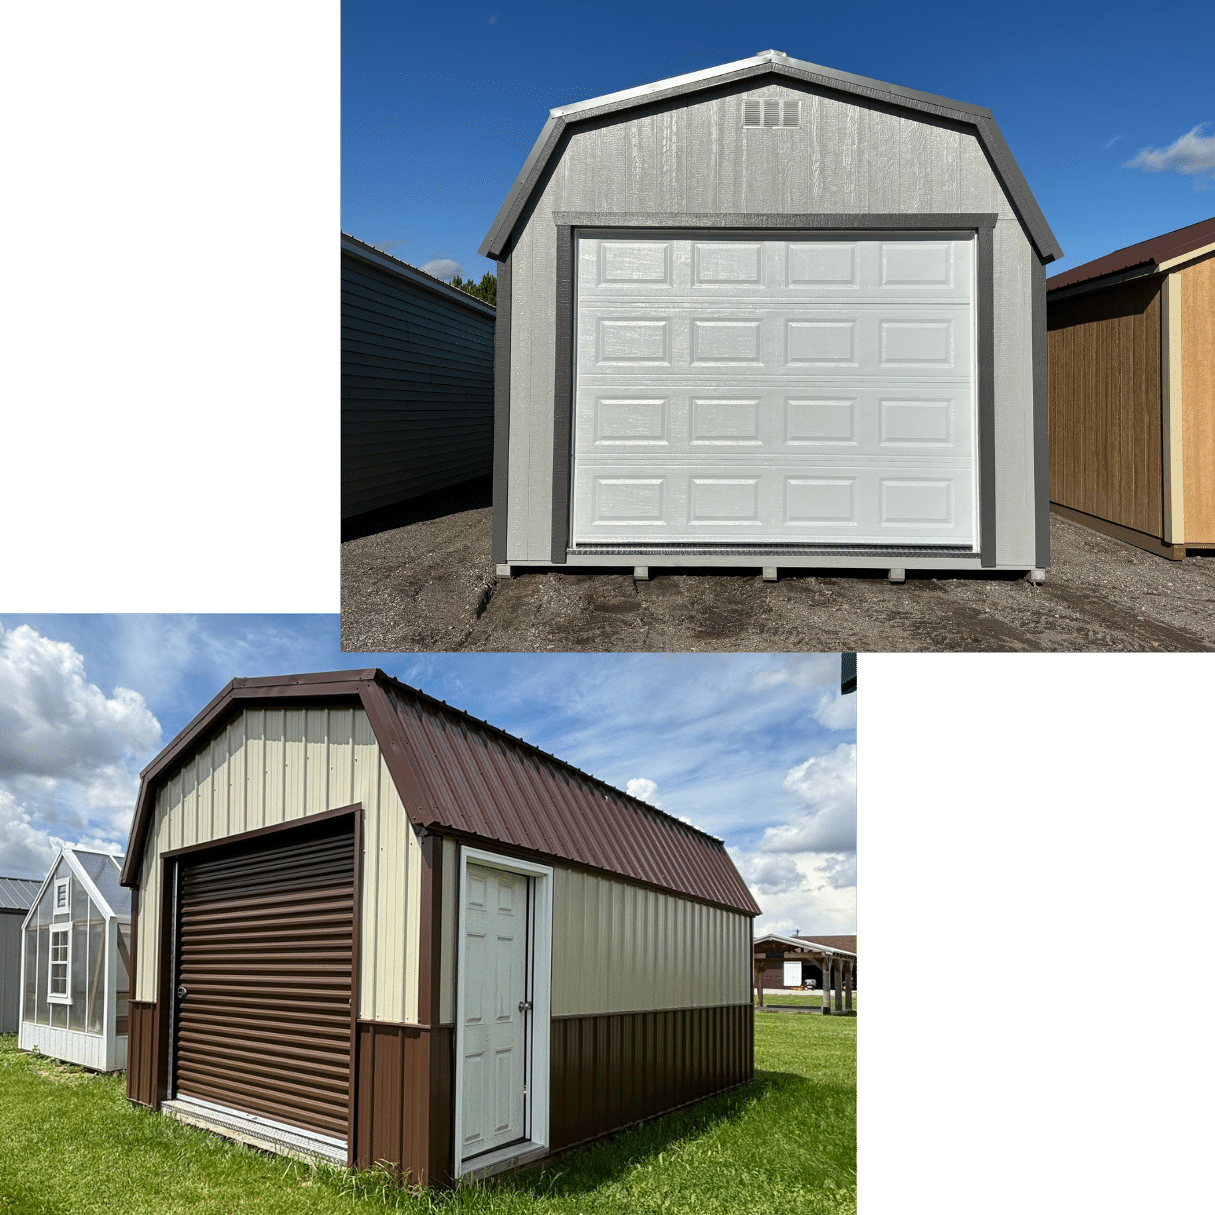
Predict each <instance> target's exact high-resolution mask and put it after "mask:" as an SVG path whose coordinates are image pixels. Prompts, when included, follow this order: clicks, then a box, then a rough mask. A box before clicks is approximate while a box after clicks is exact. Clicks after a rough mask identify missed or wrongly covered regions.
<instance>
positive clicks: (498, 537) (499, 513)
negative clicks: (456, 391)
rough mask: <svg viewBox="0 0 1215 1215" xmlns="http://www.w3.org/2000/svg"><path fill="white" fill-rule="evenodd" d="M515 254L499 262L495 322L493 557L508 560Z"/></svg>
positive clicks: (503, 561) (491, 544)
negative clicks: (511, 297)
mask: <svg viewBox="0 0 1215 1215" xmlns="http://www.w3.org/2000/svg"><path fill="white" fill-rule="evenodd" d="M510 276H511V258H510V257H509V256H507V257H505V258H503V259H502V261H500V262H499V263H498V315H497V318H496V320H495V322H494V507H493V539H492V540H491V542H490V559H491V560H492V561H494V563H495V564H498V565H502V564H505V562H506V520H507V511H508V509H509V500H510V320H511V316H510V308H511V299H510V291H511V277H510Z"/></svg>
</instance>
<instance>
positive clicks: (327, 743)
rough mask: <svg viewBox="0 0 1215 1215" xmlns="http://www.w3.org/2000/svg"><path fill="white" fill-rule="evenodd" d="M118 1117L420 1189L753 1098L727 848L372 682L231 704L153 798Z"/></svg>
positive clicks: (279, 690) (747, 933)
mask: <svg viewBox="0 0 1215 1215" xmlns="http://www.w3.org/2000/svg"><path fill="white" fill-rule="evenodd" d="M122 882H123V884H124V885H126V886H129V887H131V889H132V895H133V898H132V903H133V911H132V937H133V953H134V956H133V958H132V973H133V996H134V998H133V999H132V1000H131V1005H130V1015H131V1029H130V1033H131V1037H130V1050H129V1064H128V1072H127V1095H128V1097H129V1098H130V1099H131V1100H132V1101H134V1102H137V1103H140V1104H143V1105H148V1106H151V1107H152V1108H153V1109H158V1110H163V1111H164V1112H166V1113H169V1114H172V1115H173V1116H175V1117H177V1118H178V1119H180V1120H182V1121H186V1122H190V1123H193V1124H195V1125H199V1126H202V1127H205V1128H207V1129H210V1130H213V1131H217V1132H219V1133H221V1134H224V1135H227V1136H229V1137H231V1138H235V1139H238V1140H241V1141H243V1142H247V1143H252V1144H255V1145H257V1146H260V1147H263V1148H267V1149H269V1150H272V1151H276V1152H283V1153H289V1154H294V1155H300V1156H305V1157H314V1158H315V1157H325V1158H328V1159H331V1160H335V1161H338V1162H340V1163H344V1164H351V1165H362V1166H371V1165H373V1164H376V1163H377V1162H383V1163H386V1164H388V1165H390V1166H392V1167H393V1168H394V1169H395V1170H397V1171H398V1172H399V1173H400V1174H402V1175H405V1176H407V1177H408V1179H409V1180H410V1182H411V1183H413V1184H418V1183H421V1184H444V1183H447V1182H450V1181H451V1180H452V1179H453V1178H457V1177H463V1178H466V1179H471V1178H476V1177H481V1176H487V1175H489V1174H491V1173H494V1172H500V1171H503V1170H505V1169H509V1168H513V1167H517V1166H520V1165H522V1164H525V1163H530V1162H532V1161H534V1160H538V1159H541V1158H543V1157H545V1156H547V1155H549V1154H551V1153H552V1152H554V1151H558V1150H561V1149H563V1148H567V1147H570V1146H572V1145H574V1144H577V1143H581V1142H585V1141H587V1140H590V1139H594V1138H596V1137H598V1136H601V1135H605V1134H607V1133H609V1132H611V1131H614V1130H617V1129H619V1128H620V1127H623V1126H626V1125H628V1124H630V1123H633V1122H637V1121H640V1120H643V1119H646V1118H650V1117H653V1116H655V1115H657V1114H660V1113H663V1112H664V1111H667V1110H670V1109H674V1108H676V1107H678V1106H681V1105H685V1104H687V1103H689V1102H692V1101H695V1100H698V1099H700V1098H702V1097H705V1096H708V1095H709V1094H711V1093H714V1092H719V1091H721V1090H723V1089H726V1088H729V1087H731V1086H733V1085H736V1084H739V1083H742V1082H743V1081H745V1080H747V1079H749V1078H750V1077H751V1076H752V1074H753V1051H752V1006H751V993H750V965H751V961H750V959H751V925H752V922H753V917H754V916H755V915H756V914H758V912H759V908H758V907H757V906H756V904H755V902H754V900H753V899H752V897H751V895H750V892H749V891H748V890H747V887H746V885H745V883H744V882H743V881H742V879H741V877H740V876H739V874H738V872H737V870H736V869H735V868H734V865H733V863H732V862H731V860H730V858H729V856H728V855H727V853H726V851H725V849H724V847H723V846H722V842H721V841H720V840H718V839H716V838H714V837H713V836H710V835H706V834H705V833H704V832H701V831H698V830H696V829H695V828H694V827H691V826H689V825H688V824H686V823H683V822H681V821H680V820H678V819H675V818H672V817H671V816H669V815H666V814H663V813H662V812H661V811H659V810H656V809H655V808H654V807H652V806H648V805H646V804H645V803H643V802H640V801H638V800H636V799H634V798H632V797H629V796H628V795H627V794H625V793H621V792H620V791H619V790H617V789H614V788H612V787H611V786H609V785H606V784H604V783H603V782H602V781H599V780H596V779H595V778H594V777H591V776H588V775H586V774H585V773H583V772H580V771H579V770H578V769H576V768H574V767H572V766H571V765H569V764H567V763H563V762H562V761H561V760H559V759H556V758H555V757H553V756H551V755H548V754H546V753H545V752H542V751H540V750H539V749H538V748H536V747H534V746H531V745H530V744H528V743H526V742H523V741H522V740H520V739H517V738H514V737H512V736H510V735H508V734H506V733H504V732H503V731H501V730H498V729H496V728H495V727H493V726H490V725H488V724H486V723H485V722H482V721H478V720H476V719H474V718H472V717H470V716H469V715H468V714H466V713H462V712H460V711H458V710H456V709H453V708H451V707H449V706H447V705H445V704H443V703H441V702H439V701H436V700H434V699H432V698H430V697H428V696H426V695H425V694H424V693H422V692H419V691H417V690H415V689H413V688H410V687H407V686H406V685H404V684H401V683H398V682H397V681H396V680H394V679H391V678H389V677H388V676H387V675H385V674H384V673H383V672H382V671H378V670H364V671H345V672H332V673H327V674H318V675H292V676H281V677H273V678H260V679H237V680H233V681H232V682H231V683H229V684H228V685H227V687H225V688H224V689H223V691H222V692H221V693H220V694H219V695H218V696H216V697H215V699H214V700H212V701H211V703H210V704H208V705H207V706H206V708H204V709H203V710H202V712H201V713H199V715H198V716H197V717H196V718H194V720H193V721H192V722H191V723H190V724H189V725H188V726H187V727H186V728H185V729H184V730H183V731H182V732H181V733H180V734H179V735H178V736H177V737H176V738H175V739H174V740H173V741H172V742H171V743H170V744H169V746H168V747H167V748H165V750H164V751H162V752H161V754H160V755H159V756H157V758H156V759H155V760H154V761H153V762H152V763H151V764H150V765H149V767H148V768H147V769H145V771H144V772H143V774H142V779H141V786H140V793H139V799H138V803H137V806H136V811H135V818H134V822H133V824H132V828H131V841H130V851H129V852H128V854H127V859H126V865H125V868H124V870H123V874H122Z"/></svg>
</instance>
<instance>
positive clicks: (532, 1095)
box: [453, 847, 553, 1177]
mask: <svg viewBox="0 0 1215 1215" xmlns="http://www.w3.org/2000/svg"><path fill="white" fill-rule="evenodd" d="M470 863H471V864H474V865H483V866H485V867H487V868H489V869H504V870H505V871H506V872H507V873H518V874H522V875H523V876H525V877H527V878H530V879H531V880H530V881H529V882H528V917H527V918H528V933H527V994H526V996H525V998H526V999H528V1000H530V1001H531V1004H532V1009H531V1013H530V1014H529V1016H528V1019H527V1022H526V1028H525V1029H524V1046H525V1048H526V1052H527V1063H526V1067H525V1070H524V1079H523V1082H524V1085H525V1086H526V1089H527V1100H526V1102H525V1104H524V1114H523V1128H524V1131H523V1133H524V1135H525V1136H526V1139H525V1141H524V1142H523V1143H513V1144H511V1145H509V1146H508V1147H504V1148H498V1149H497V1150H495V1151H492V1152H485V1153H482V1154H481V1155H478V1156H474V1157H473V1158H472V1159H471V1160H470V1161H469V1162H468V1163H467V1164H465V1163H464V1159H463V1148H462V1143H463V1128H464V1110H463V1102H464V1049H463V1048H464V956H465V950H464V907H465V903H466V901H467V898H468V866H469V864H470ZM459 866H460V871H459V872H460V897H459V901H458V902H457V904H456V934H455V935H456V942H457V945H456V1084H455V1094H454V1096H455V1107H456V1108H455V1135H454V1136H453V1138H454V1139H455V1144H454V1150H455V1168H454V1172H455V1176H457V1177H459V1176H460V1175H461V1174H462V1173H467V1172H470V1171H472V1170H473V1169H476V1170H482V1169H486V1168H492V1167H493V1165H495V1164H500V1163H502V1162H504V1161H507V1160H510V1159H513V1158H514V1157H516V1156H522V1155H531V1154H533V1153H535V1152H537V1151H538V1150H542V1149H546V1148H547V1147H548V1140H549V1130H548V1104H549V1102H548V1087H549V1086H548V1063H549V1060H548V1054H549V1019H550V1015H551V1014H550V1008H551V991H552V960H553V870H552V867H551V866H550V865H537V864H534V863H533V862H532V861H520V860H516V859H515V858H514V857H509V856H500V855H499V854H498V853H496V852H485V851H482V850H481V849H480V848H468V847H461V848H460V861H459Z"/></svg>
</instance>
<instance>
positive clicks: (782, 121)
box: [743, 97, 802, 127]
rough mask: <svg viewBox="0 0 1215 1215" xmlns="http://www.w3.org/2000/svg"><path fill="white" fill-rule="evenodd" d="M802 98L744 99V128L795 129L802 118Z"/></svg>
mask: <svg viewBox="0 0 1215 1215" xmlns="http://www.w3.org/2000/svg"><path fill="white" fill-rule="evenodd" d="M801 110H802V102H801V98H800V97H785V98H781V97H744V98H743V126H744V127H795V126H797V125H798V120H799V119H800V118H801Z"/></svg>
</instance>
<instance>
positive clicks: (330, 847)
mask: <svg viewBox="0 0 1215 1215" xmlns="http://www.w3.org/2000/svg"><path fill="white" fill-rule="evenodd" d="M354 866H355V858H354V837H353V828H352V823H351V820H350V819H348V818H344V819H338V820H333V821H331V822H328V823H326V824H323V825H318V826H317V827H316V828H314V829H311V830H309V831H307V832H306V834H301V833H299V832H295V831H289V832H287V833H286V836H285V838H284V839H280V840H275V839H273V838H270V839H268V840H263V841H258V842H256V843H251V844H249V845H247V846H245V847H244V848H242V849H240V850H239V851H232V850H229V851H227V852H217V853H215V854H213V855H212V856H210V857H207V856H206V855H204V856H203V857H202V858H200V859H196V860H188V861H183V863H182V865H181V870H180V912H179V931H178V944H177V976H176V982H177V984H178V985H180V987H181V988H183V989H184V991H185V994H184V996H181V997H180V998H179V999H178V1001H177V1019H176V1026H175V1039H174V1042H175V1053H174V1078H175V1085H176V1095H178V1096H182V1097H195V1098H198V1099H202V1100H205V1101H211V1102H214V1103H216V1104H218V1105H223V1106H227V1107H228V1108H231V1109H237V1110H241V1111H243V1112H246V1113H251V1114H258V1115H261V1116H263V1117H268V1118H273V1119H276V1120H278V1121H280V1122H284V1123H286V1124H288V1125H291V1126H298V1127H300V1128H302V1129H304V1130H308V1131H315V1132H319V1133H321V1134H325V1135H330V1136H333V1137H335V1138H339V1139H345V1137H346V1128H347V1124H348V1118H349V1100H350V1092H349V1086H350V1058H351V1036H350V1025H351V1008H352V1005H351V1000H352V998H353V967H354V956H353V950H354V935H353V934H354Z"/></svg>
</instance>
